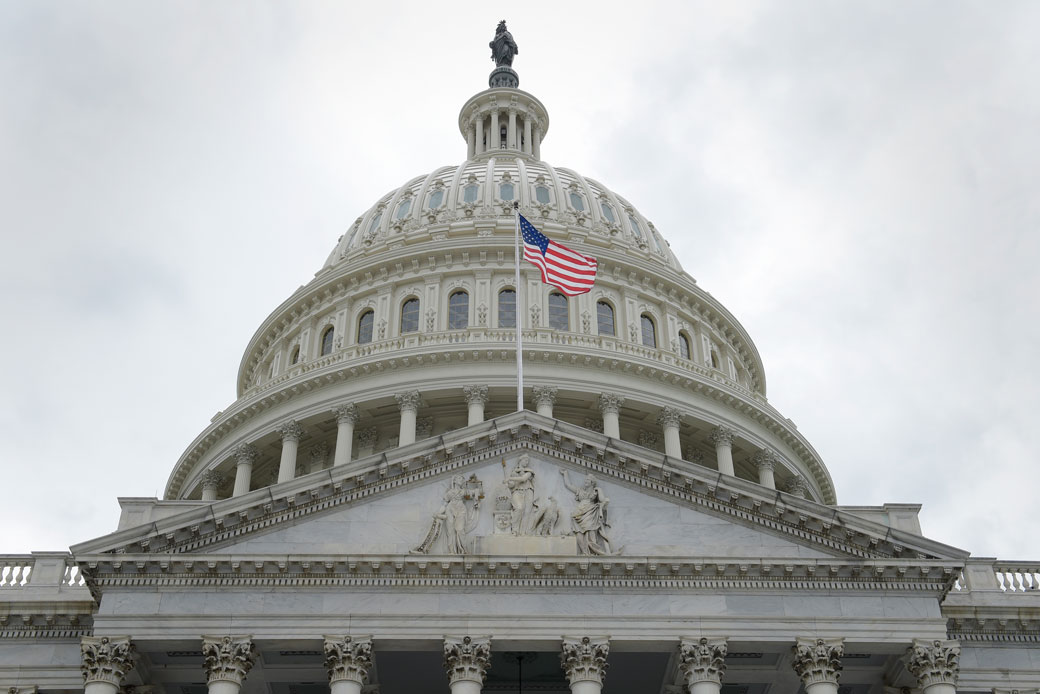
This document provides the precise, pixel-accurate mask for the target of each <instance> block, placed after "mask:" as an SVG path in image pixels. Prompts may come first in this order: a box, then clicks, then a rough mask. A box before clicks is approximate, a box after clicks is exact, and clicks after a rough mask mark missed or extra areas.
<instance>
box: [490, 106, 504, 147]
mask: <svg viewBox="0 0 1040 694" xmlns="http://www.w3.org/2000/svg"><path fill="white" fill-rule="evenodd" d="M489 135H490V137H488V149H490V150H491V151H495V150H496V149H499V148H500V147H501V146H502V133H501V132H499V129H498V109H495V110H494V111H492V112H491V132H490V133H489Z"/></svg>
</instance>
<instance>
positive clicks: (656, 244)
mask: <svg viewBox="0 0 1040 694" xmlns="http://www.w3.org/2000/svg"><path fill="white" fill-rule="evenodd" d="M647 233H648V234H650V238H652V239H653V240H654V248H656V249H657V252H658V253H661V254H662V255H663V254H664V247H663V246H661V241H660V239H658V238H657V234H655V233H654V232H652V231H650V232H647Z"/></svg>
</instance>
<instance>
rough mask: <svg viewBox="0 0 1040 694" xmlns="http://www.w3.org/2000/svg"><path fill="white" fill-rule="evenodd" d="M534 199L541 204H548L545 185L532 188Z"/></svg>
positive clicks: (547, 191)
mask: <svg viewBox="0 0 1040 694" xmlns="http://www.w3.org/2000/svg"><path fill="white" fill-rule="evenodd" d="M534 199H535V200H537V201H538V202H539V204H541V205H548V204H549V189H548V188H546V187H545V186H538V187H537V188H535V189H534Z"/></svg>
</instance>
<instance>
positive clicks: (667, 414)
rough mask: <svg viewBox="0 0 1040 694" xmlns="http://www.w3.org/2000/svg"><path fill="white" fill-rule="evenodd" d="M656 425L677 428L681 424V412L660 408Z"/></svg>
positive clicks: (671, 408) (674, 409) (672, 408)
mask: <svg viewBox="0 0 1040 694" xmlns="http://www.w3.org/2000/svg"><path fill="white" fill-rule="evenodd" d="M657 423H658V424H660V425H661V426H665V427H677V426H679V424H681V423H682V412H680V411H679V410H678V409H677V408H675V407H662V408H661V413H660V414H658V415H657Z"/></svg>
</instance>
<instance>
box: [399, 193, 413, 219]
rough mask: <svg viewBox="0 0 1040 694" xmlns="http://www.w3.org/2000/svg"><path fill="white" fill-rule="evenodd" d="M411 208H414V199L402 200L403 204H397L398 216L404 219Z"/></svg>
mask: <svg viewBox="0 0 1040 694" xmlns="http://www.w3.org/2000/svg"><path fill="white" fill-rule="evenodd" d="M410 209H412V199H411V198H408V199H407V200H402V201H401V204H400V205H398V206H397V218H398V219H404V218H405V217H406V216H407V215H408V211H409V210H410Z"/></svg>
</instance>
